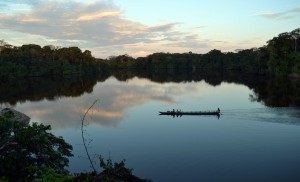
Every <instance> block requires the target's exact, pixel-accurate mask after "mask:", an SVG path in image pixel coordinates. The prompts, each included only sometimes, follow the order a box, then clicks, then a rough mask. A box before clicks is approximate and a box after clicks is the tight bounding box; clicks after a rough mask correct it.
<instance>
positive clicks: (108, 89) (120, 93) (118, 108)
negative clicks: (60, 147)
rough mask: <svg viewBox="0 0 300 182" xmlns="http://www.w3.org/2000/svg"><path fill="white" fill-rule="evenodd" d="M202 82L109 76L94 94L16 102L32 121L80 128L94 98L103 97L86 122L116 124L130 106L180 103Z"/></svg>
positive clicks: (61, 126)
mask: <svg viewBox="0 0 300 182" xmlns="http://www.w3.org/2000/svg"><path fill="white" fill-rule="evenodd" d="M201 83H202V82H198V83H194V84H191V83H190V84H178V83H167V84H159V83H155V82H151V81H149V80H147V79H138V78H134V79H131V80H128V81H127V82H119V81H117V80H116V79H115V78H110V79H108V80H106V81H105V82H104V83H98V84H97V85H96V86H95V87H94V89H93V92H92V93H91V94H87V93H86V94H83V95H82V96H80V97H75V98H71V97H63V98H60V99H58V100H56V101H47V100H43V101H39V102H29V101H28V102H26V103H24V104H23V103H19V104H17V106H16V109H17V110H19V111H21V112H24V113H26V114H27V115H28V116H30V117H31V118H32V121H37V122H42V123H44V124H50V125H51V126H52V127H53V128H54V129H62V128H79V127H80V124H81V123H80V122H81V117H82V116H83V114H84V112H85V111H86V109H87V108H88V107H89V106H90V105H91V104H92V103H93V101H94V100H96V99H100V103H98V104H96V105H95V106H94V107H93V108H92V109H91V110H90V113H89V115H88V117H87V118H86V121H87V122H88V123H89V124H90V125H101V126H104V127H117V126H118V125H119V124H120V122H122V120H123V119H124V117H126V114H127V112H128V111H129V110H130V109H131V108H134V107H138V106H140V105H142V104H145V103H147V102H150V101H158V102H162V103H169V104H172V103H173V104H174V103H176V102H178V100H176V97H178V96H180V95H185V94H192V93H195V92H197V91H199V87H201V86H203V84H201ZM203 83H204V82H203ZM204 84H205V85H207V84H206V83H204Z"/></svg>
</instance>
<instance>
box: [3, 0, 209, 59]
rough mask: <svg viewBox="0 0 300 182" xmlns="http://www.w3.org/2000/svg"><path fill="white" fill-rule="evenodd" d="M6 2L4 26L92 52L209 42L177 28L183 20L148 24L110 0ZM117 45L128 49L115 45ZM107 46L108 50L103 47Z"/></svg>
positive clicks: (182, 45) (115, 51) (117, 52)
mask: <svg viewBox="0 0 300 182" xmlns="http://www.w3.org/2000/svg"><path fill="white" fill-rule="evenodd" d="M2 4H3V6H6V7H10V10H9V11H5V12H2V13H0V29H2V30H3V29H5V30H9V31H15V32H16V31H17V32H22V33H24V34H28V35H35V36H43V37H45V38H44V39H45V40H48V42H50V43H56V44H59V45H60V46H71V45H73V46H81V47H84V48H91V49H92V52H96V53H98V54H100V53H101V54H103V53H104V52H107V53H108V52H109V53H110V54H122V53H121V51H124V50H128V49H126V46H127V45H134V44H137V45H138V44H141V43H148V44H155V43H160V44H161V45H165V44H167V43H168V45H169V46H172V45H173V46H176V47H177V46H178V45H180V47H184V46H188V47H187V48H189V47H190V46H189V45H188V44H187V42H189V41H190V40H191V37H193V39H194V40H193V43H192V44H190V45H191V46H192V45H195V46H198V45H200V46H203V45H205V43H200V44H195V42H201V41H202V40H201V39H200V38H199V37H198V36H197V35H196V34H191V33H189V32H183V31H178V30H177V31H175V29H176V27H177V26H178V25H179V24H181V23H179V22H169V23H165V24H160V25H155V26H147V25H145V24H142V23H140V22H135V21H131V20H129V19H126V17H124V16H123V13H122V11H121V10H120V8H119V7H117V6H116V5H115V4H113V1H110V0H106V1H105V0H104V1H92V2H80V1H75V0H71V1H58V0H52V1H42V0H33V1H22V0H16V1H6V3H2ZM13 5H19V7H20V8H13ZM22 9H23V10H22ZM24 9H26V10H24ZM25 39H26V37H24V40H25ZM184 42H185V43H184ZM11 44H13V42H12V43H11ZM48 44H49V43H48ZM78 44H79V45H78ZM116 46H119V47H122V48H125V49H115V47H116ZM96 47H97V48H98V49H96ZM176 47H175V48H176ZM104 49H105V50H106V51H103V50H104ZM171 49H172V47H168V50H171ZM157 51H159V50H156V52H157ZM131 52H132V53H137V52H150V51H149V50H146V49H143V50H141V49H140V50H133V51H130V52H127V53H129V54H130V53H131ZM123 54H124V52H123ZM105 56H108V55H107V54H106V55H105Z"/></svg>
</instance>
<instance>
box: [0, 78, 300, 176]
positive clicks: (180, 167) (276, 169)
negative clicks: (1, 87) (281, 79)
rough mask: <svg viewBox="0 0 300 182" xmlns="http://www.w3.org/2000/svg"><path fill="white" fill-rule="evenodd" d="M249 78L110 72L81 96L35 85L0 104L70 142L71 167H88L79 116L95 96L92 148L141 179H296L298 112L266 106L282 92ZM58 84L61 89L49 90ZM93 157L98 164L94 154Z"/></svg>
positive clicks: (89, 126) (89, 124)
mask: <svg viewBox="0 0 300 182" xmlns="http://www.w3.org/2000/svg"><path fill="white" fill-rule="evenodd" d="M34 83H37V82H33V83H32V84H33V85H34ZM78 83H79V82H78V81H76V84H78ZM84 83H85V84H86V82H84ZM247 83H249V84H248V86H246V85H245V84H242V83H240V82H237V81H235V82H231V81H224V80H223V81H220V82H219V83H218V84H208V83H207V82H206V81H204V80H203V79H202V80H201V79H200V80H197V81H189V82H185V81H179V82H178V81H177V82H172V81H170V82H162V83H158V82H153V81H150V80H148V79H142V78H137V77H134V78H132V79H127V80H126V81H118V80H117V79H116V78H114V77H109V78H108V79H104V80H102V81H100V82H97V83H96V82H95V83H91V84H88V86H87V85H84V86H82V87H83V88H85V89H86V88H87V87H88V89H87V90H84V91H81V92H79V93H76V91H72V94H58V95H56V96H55V94H53V95H51V94H49V93H48V94H47V93H46V92H45V96H41V95H40V94H39V92H38V89H32V92H37V93H35V94H28V95H27V96H24V98H23V97H20V98H19V99H17V100H9V99H7V100H4V101H2V107H3V106H4V105H11V106H13V107H14V108H15V109H16V110H19V111H21V112H24V113H26V114H27V115H28V116H30V117H31V118H32V121H36V122H42V123H44V124H50V125H51V126H52V128H53V132H54V133H55V134H56V135H61V136H63V137H64V139H65V140H66V141H67V142H69V143H71V144H72V145H73V147H74V151H73V154H74V157H73V158H71V159H70V167H69V170H70V171H71V172H80V171H91V168H90V165H89V162H88V160H87V159H86V155H85V152H84V148H83V145H82V139H81V130H80V126H81V117H82V116H83V114H84V112H85V110H86V109H87V108H88V107H89V106H90V105H91V104H92V103H93V101H94V100H96V99H100V102H98V103H97V104H96V105H95V106H94V107H93V109H92V110H91V111H90V113H89V115H88V117H87V118H86V127H85V132H86V138H87V139H89V140H91V142H90V145H89V146H90V147H89V151H90V153H91V154H92V155H98V154H101V155H102V156H104V157H105V158H108V157H109V156H111V158H112V159H113V161H121V160H122V159H126V166H127V167H129V168H133V169H134V171H133V173H134V174H135V175H137V176H139V177H141V178H148V179H152V180H153V181H200V180H202V181H300V172H299V171H300V110H299V109H297V108H296V107H267V106H265V105H268V103H269V104H270V103H276V102H278V100H283V98H282V97H279V96H277V95H280V93H279V94H273V96H272V98H273V101H270V97H271V96H270V95H272V94H270V93H272V92H267V93H265V92H263V91H262V92H260V93H257V92H254V91H257V90H273V89H270V88H268V89H261V87H254V86H251V83H252V82H247ZM26 85H28V84H26ZM46 85H49V84H46ZM63 85H64V86H66V85H68V86H67V87H66V88H65V89H66V90H69V91H70V90H72V88H74V85H73V86H72V84H65V83H64V84H63ZM79 85H80V84H79ZM81 85H82V84H81ZM213 85H214V86H213ZM265 85H267V84H265ZM275 85H276V84H275ZM44 87H47V86H44ZM296 87H297V86H296ZM23 88H24V87H23ZM29 88H32V87H29ZM51 88H53V87H51ZM54 88H56V87H54ZM60 89H61V90H63V89H64V88H62V86H59V87H57V88H56V89H53V90H54V91H56V92H59V90H60ZM77 89H78V88H77ZM53 90H51V92H53V93H54V91H53ZM274 90H278V89H274ZM7 92H8V91H7ZM26 92H28V93H32V92H29V91H26ZM284 94H285V93H282V94H281V95H284ZM265 95H268V97H264V96H265ZM296 96H299V95H296ZM12 98H13V97H12ZM262 99H265V100H262ZM298 99H299V97H298ZM291 100H295V99H291ZM258 101H261V102H258ZM286 102H287V101H286V99H284V101H280V103H286ZM288 104H289V105H293V104H290V103H288ZM273 106H274V105H273ZM218 107H219V108H220V109H221V112H222V115H221V117H220V118H217V117H215V116H182V117H175V118H173V117H171V116H159V115H158V111H166V110H171V109H175V110H176V109H181V110H182V111H197V110H216V109H217V108H218ZM94 161H95V163H96V166H97V168H98V169H99V167H98V166H99V165H98V164H99V163H98V160H97V157H95V158H94ZM99 170H100V169H99Z"/></svg>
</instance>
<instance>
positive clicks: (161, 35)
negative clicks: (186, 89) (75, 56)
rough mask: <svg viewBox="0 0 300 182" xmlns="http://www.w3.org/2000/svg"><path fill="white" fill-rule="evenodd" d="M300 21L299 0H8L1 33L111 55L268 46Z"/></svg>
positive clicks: (15, 40) (0, 15)
mask: <svg viewBox="0 0 300 182" xmlns="http://www.w3.org/2000/svg"><path fill="white" fill-rule="evenodd" d="M299 25H300V1H299V0H284V1H283V0H264V1H258V0H252V1H243V0H227V1H221V0H218V1H217V0H209V1H204V0H184V1H183V0H173V1H167V0H164V1H162V0H151V1H146V0H48V1H47V0H1V1H0V39H4V40H5V41H6V42H8V43H9V44H12V45H22V44H28V43H34V44H39V45H42V46H44V45H57V46H78V47H80V48H81V49H89V50H91V51H92V53H93V55H94V56H96V57H100V58H106V57H108V56H112V55H119V54H129V55H132V56H134V57H137V56H145V55H148V54H151V53H153V52H171V53H173V52H180V53H182V52H189V51H192V52H195V53H206V52H208V51H209V50H211V49H220V50H222V51H223V52H226V51H234V50H236V49H245V48H252V47H260V46H263V45H265V43H266V41H267V40H269V39H271V38H272V37H274V36H277V35H278V34H279V33H282V32H288V31H292V30H294V29H296V28H299Z"/></svg>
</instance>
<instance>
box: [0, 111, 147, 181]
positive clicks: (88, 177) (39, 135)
mask: <svg viewBox="0 0 300 182" xmlns="http://www.w3.org/2000/svg"><path fill="white" fill-rule="evenodd" d="M14 118H15V117H14V113H13V112H11V111H9V112H6V113H5V114H4V115H2V116H0V161H1V163H0V181H1V182H4V181H36V182H52V181H58V182H60V181H61V182H63V181H64V182H65V181H78V182H79V181H85V182H89V181H124V182H125V181H128V182H134V181H147V180H143V179H140V178H138V177H136V176H134V175H133V174H132V169H128V168H126V167H125V161H124V160H123V161H121V162H120V163H114V164H113V162H112V160H111V159H110V158H109V159H108V160H107V162H105V161H104V159H103V158H102V157H101V156H100V158H99V160H100V162H99V163H100V167H101V168H103V171H102V172H101V173H97V172H96V171H95V172H91V173H89V172H87V173H80V174H77V175H71V174H69V172H68V171H67V170H66V169H65V167H67V166H68V163H69V160H68V157H70V156H72V154H71V151H72V146H71V145H70V144H68V143H66V142H65V141H64V139H63V138H62V137H56V136H54V135H53V134H51V133H50V132H49V131H50V130H51V127H50V126H44V125H43V124H37V123H33V124H32V125H29V124H28V123H27V122H22V121H16V120H15V119H14Z"/></svg>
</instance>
